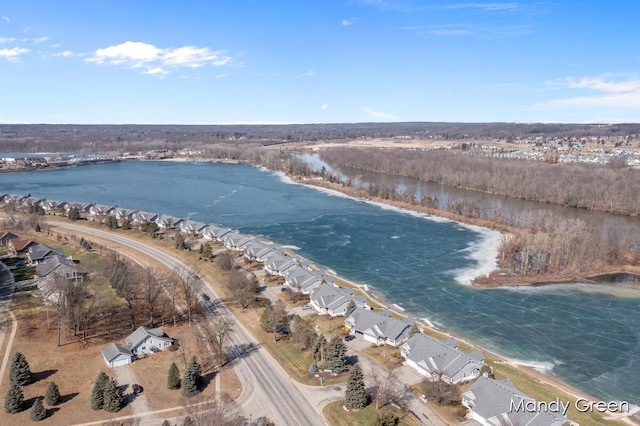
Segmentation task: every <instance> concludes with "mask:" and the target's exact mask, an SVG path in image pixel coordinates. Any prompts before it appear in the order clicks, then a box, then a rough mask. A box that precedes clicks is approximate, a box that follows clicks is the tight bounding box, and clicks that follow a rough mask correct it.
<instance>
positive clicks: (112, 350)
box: [102, 343, 133, 368]
mask: <svg viewBox="0 0 640 426" xmlns="http://www.w3.org/2000/svg"><path fill="white" fill-rule="evenodd" d="M102 357H103V358H104V362H106V363H107V365H108V366H109V368H114V367H120V366H122V365H128V364H131V362H132V361H133V353H131V351H130V350H129V348H128V347H127V346H125V345H119V344H117V343H110V344H109V346H107V347H106V348H104V349H103V350H102Z"/></svg>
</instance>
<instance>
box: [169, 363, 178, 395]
mask: <svg viewBox="0 0 640 426" xmlns="http://www.w3.org/2000/svg"><path fill="white" fill-rule="evenodd" d="M167 387H168V388H169V389H178V388H180V371H179V370H178V366H177V365H176V363H175V362H172V363H171V367H169V376H168V377H167Z"/></svg>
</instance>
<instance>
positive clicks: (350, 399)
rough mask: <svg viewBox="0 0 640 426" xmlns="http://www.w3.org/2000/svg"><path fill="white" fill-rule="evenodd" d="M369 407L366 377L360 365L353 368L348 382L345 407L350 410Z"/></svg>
mask: <svg viewBox="0 0 640 426" xmlns="http://www.w3.org/2000/svg"><path fill="white" fill-rule="evenodd" d="M366 405H367V395H366V393H365V387H364V375H363V374H362V369H361V368H360V364H356V365H354V366H353V369H352V370H351V373H349V380H348V381H347V390H346V391H345V395H344V406H345V407H347V408H348V409H350V410H351V409H361V408H364V407H365V406H366Z"/></svg>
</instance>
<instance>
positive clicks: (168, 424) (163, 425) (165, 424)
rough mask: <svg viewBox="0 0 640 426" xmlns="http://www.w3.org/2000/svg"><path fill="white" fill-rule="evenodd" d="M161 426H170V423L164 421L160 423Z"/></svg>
mask: <svg viewBox="0 0 640 426" xmlns="http://www.w3.org/2000/svg"><path fill="white" fill-rule="evenodd" d="M162 426H171V422H170V421H169V420H165V421H163V422H162Z"/></svg>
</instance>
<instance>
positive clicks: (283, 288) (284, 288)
mask: <svg viewBox="0 0 640 426" xmlns="http://www.w3.org/2000/svg"><path fill="white" fill-rule="evenodd" d="M280 291H281V292H283V293H285V292H287V291H289V289H288V288H287V287H282V288H281V289H280Z"/></svg>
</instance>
